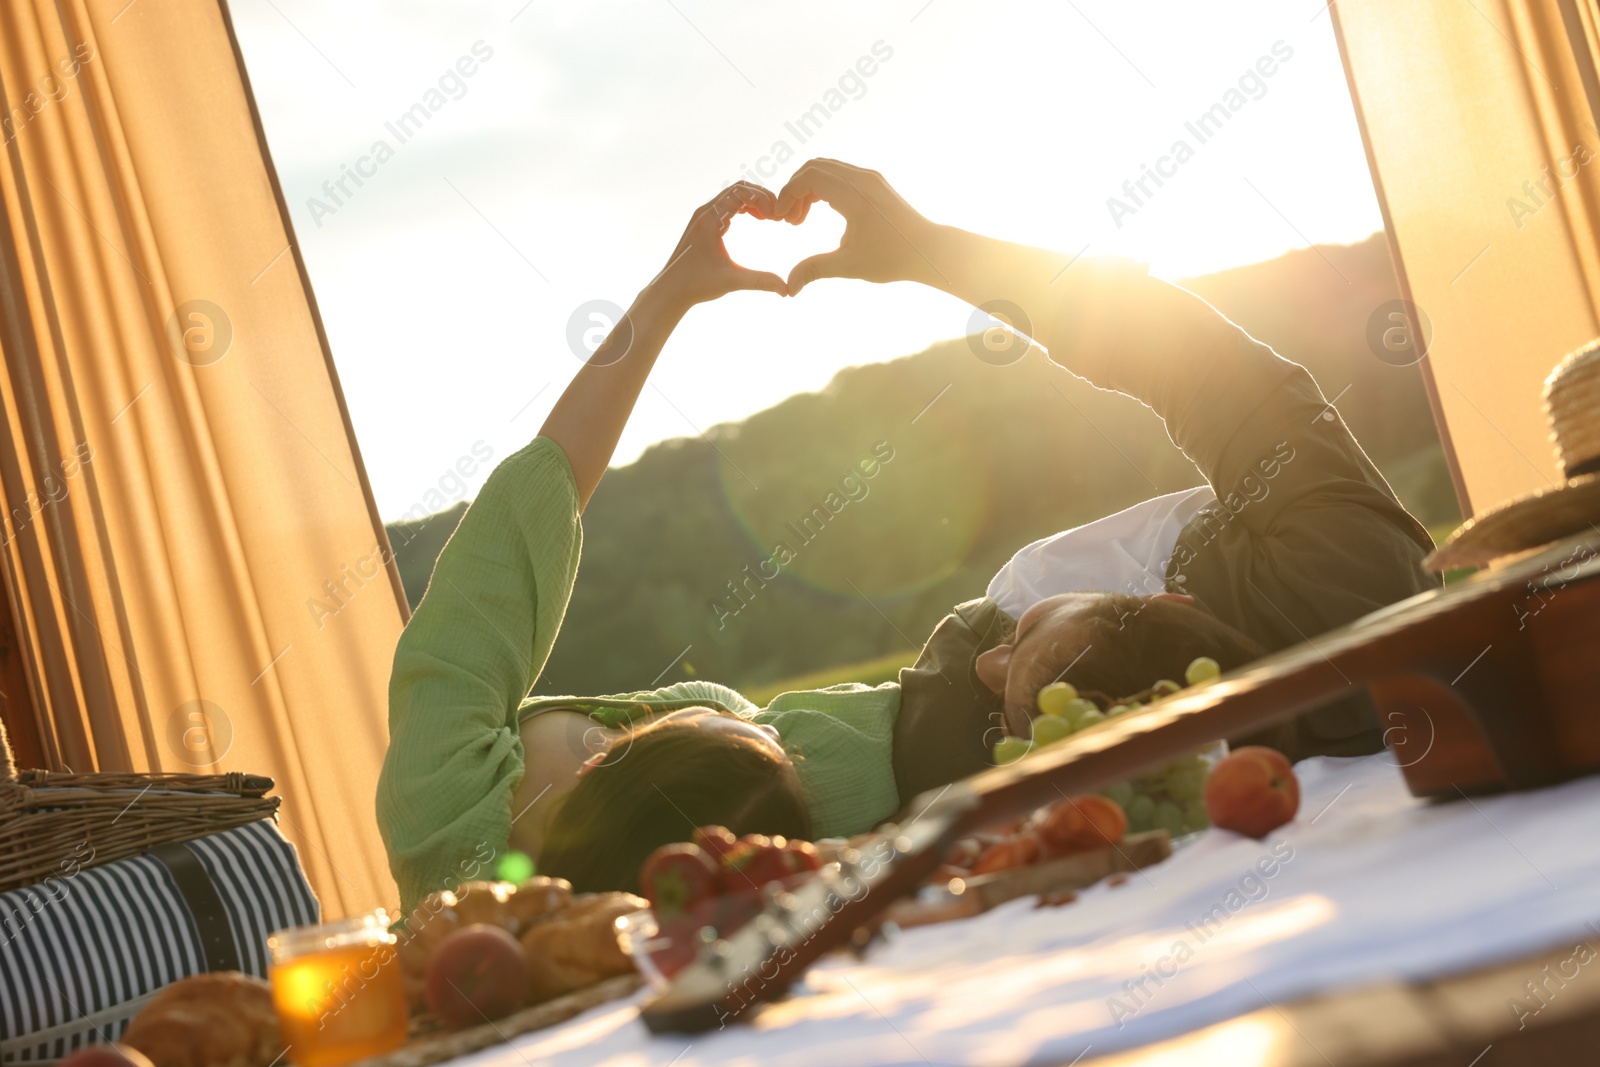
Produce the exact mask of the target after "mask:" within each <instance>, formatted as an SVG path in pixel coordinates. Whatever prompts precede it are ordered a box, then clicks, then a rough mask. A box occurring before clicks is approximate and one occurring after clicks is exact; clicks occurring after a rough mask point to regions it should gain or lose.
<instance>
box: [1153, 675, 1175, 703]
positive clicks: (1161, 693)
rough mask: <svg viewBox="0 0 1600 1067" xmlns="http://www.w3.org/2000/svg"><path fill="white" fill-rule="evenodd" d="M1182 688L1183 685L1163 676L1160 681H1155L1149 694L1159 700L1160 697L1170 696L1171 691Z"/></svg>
mask: <svg viewBox="0 0 1600 1067" xmlns="http://www.w3.org/2000/svg"><path fill="white" fill-rule="evenodd" d="M1182 688H1183V686H1181V685H1179V684H1178V683H1177V682H1174V681H1173V680H1172V679H1171V678H1163V679H1161V681H1159V682H1157V683H1156V684H1155V685H1153V686H1152V687H1151V696H1152V697H1153V698H1154V699H1157V700H1159V699H1160V698H1162V697H1169V696H1171V695H1172V694H1173V693H1176V692H1177V691H1178V690H1180V689H1182Z"/></svg>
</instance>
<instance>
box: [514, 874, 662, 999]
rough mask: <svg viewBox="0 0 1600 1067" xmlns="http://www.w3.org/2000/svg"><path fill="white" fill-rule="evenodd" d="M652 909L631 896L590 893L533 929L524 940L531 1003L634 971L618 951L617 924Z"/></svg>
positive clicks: (574, 900) (630, 894)
mask: <svg viewBox="0 0 1600 1067" xmlns="http://www.w3.org/2000/svg"><path fill="white" fill-rule="evenodd" d="M649 906H650V905H649V904H648V902H646V901H644V900H641V899H640V898H639V897H636V896H634V895H633V894H632V893H586V894H583V895H582V896H578V897H574V898H572V903H571V904H569V905H568V906H567V907H566V908H565V909H564V910H562V911H560V912H558V913H556V914H555V915H553V916H551V917H550V918H548V919H545V920H544V921H543V922H540V923H537V924H535V925H534V926H533V927H532V928H530V929H529V930H528V931H527V932H526V933H524V934H523V935H522V938H521V941H522V947H523V949H525V950H526V951H527V954H528V976H529V977H528V1002H529V1003H530V1004H534V1003H538V1002H540V1001H544V1000H550V999H551V998H553V997H559V996H561V995H563V994H565V993H570V992H572V991H573V990H575V989H582V988H583V987H584V986H588V985H593V984H594V983H596V982H598V981H600V980H601V979H603V978H609V977H611V976H613V975H619V974H627V973H628V972H629V971H631V970H633V960H632V959H631V958H630V957H629V956H628V954H627V953H625V952H623V951H622V949H621V948H620V947H619V946H618V945H617V938H616V932H615V927H614V926H613V923H615V921H616V920H617V919H618V918H619V917H621V916H623V915H627V914H628V913H630V912H635V911H640V910H642V909H644V908H647V907H649Z"/></svg>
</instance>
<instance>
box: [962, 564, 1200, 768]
mask: <svg viewBox="0 0 1600 1067" xmlns="http://www.w3.org/2000/svg"><path fill="white" fill-rule="evenodd" d="M1108 599H1109V595H1108V594H1106V593H1060V594H1058V595H1056V596H1052V597H1046V598H1045V599H1043V600H1041V601H1039V602H1038V603H1036V604H1034V605H1033V606H1032V607H1030V608H1029V609H1028V610H1027V611H1024V612H1023V613H1022V618H1020V619H1018V620H1017V635H1016V637H1015V638H1013V639H1012V642H1011V644H1009V645H996V646H995V647H994V648H991V649H989V650H988V651H987V652H984V653H983V654H981V655H980V656H978V658H977V661H976V662H975V663H974V664H973V669H974V670H975V671H977V674H978V679H979V680H980V681H982V682H983V684H984V685H986V686H988V687H989V688H990V689H991V690H993V691H994V692H995V693H997V694H999V695H1001V696H1004V697H1005V723H1006V732H1007V733H1009V734H1010V735H1011V736H1013V737H1024V738H1025V737H1031V736H1032V733H1033V717H1034V716H1035V715H1037V714H1038V713H1039V709H1038V697H1039V690H1041V689H1043V688H1044V687H1045V686H1047V685H1049V684H1050V683H1051V682H1054V681H1058V680H1060V679H1061V678H1062V677H1064V676H1066V674H1067V673H1068V671H1070V670H1071V669H1072V667H1073V665H1074V664H1076V663H1077V662H1078V661H1079V660H1080V659H1082V658H1083V657H1084V656H1085V655H1086V654H1087V653H1088V652H1089V651H1090V649H1092V648H1094V647H1095V645H1096V643H1097V642H1098V643H1100V644H1101V645H1102V646H1109V644H1110V642H1112V641H1116V640H1119V639H1121V640H1128V639H1129V635H1126V634H1123V633H1122V631H1123V629H1124V626H1125V622H1126V620H1125V619H1124V618H1121V617H1113V616H1108V614H1107V612H1108V610H1122V609H1108V607H1107V600H1108ZM1124 600H1126V598H1124ZM1150 600H1173V601H1177V602H1178V603H1180V604H1190V605H1192V604H1193V603H1194V598H1193V597H1191V596H1186V595H1184V594H1182V593H1156V594H1154V595H1152V596H1148V597H1140V598H1139V600H1138V602H1140V603H1142V602H1145V601H1150ZM1136 613H1137V609H1132V610H1130V611H1126V612H1125V614H1136ZM1113 622H1114V623H1115V625H1114V626H1113V625H1112V623H1113ZM1108 651H1109V648H1108V647H1102V649H1101V654H1102V655H1104V654H1106V653H1107V652H1108ZM1155 680H1156V679H1154V678H1152V679H1150V681H1151V682H1154V681H1155ZM1113 695H1119V694H1113Z"/></svg>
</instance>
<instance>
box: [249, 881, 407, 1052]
mask: <svg viewBox="0 0 1600 1067" xmlns="http://www.w3.org/2000/svg"><path fill="white" fill-rule="evenodd" d="M267 950H268V951H269V952H270V953H271V956H272V966H271V969H270V971H269V973H268V977H269V978H270V979H271V982H272V1001H273V1004H274V1006H275V1007H276V1008H277V1010H278V1025H279V1027H280V1029H281V1030H282V1033H283V1043H284V1045H285V1046H287V1049H288V1058H289V1060H290V1061H291V1062H292V1063H295V1064H297V1065H298V1067H342V1065H343V1064H347V1063H354V1062H356V1061H357V1060H362V1059H366V1058H367V1057H369V1056H377V1055H379V1054H381V1053H384V1052H391V1051H393V1050H394V1049H397V1048H399V1047H400V1046H401V1045H403V1044H405V1043H406V1029H407V1025H408V1022H409V1020H408V1019H407V1015H406V993H405V985H404V983H403V981H402V979H401V976H400V961H399V957H398V956H397V955H396V954H395V935H394V934H392V933H390V932H389V916H388V915H387V914H386V913H385V912H384V911H383V909H381V908H380V909H378V910H377V911H374V912H371V913H370V914H367V915H358V916H356V917H354V918H350V919H344V920H342V921H340V922H333V923H325V924H323V925H321V926H299V927H295V928H294V929H292V930H280V931H278V932H277V933H275V934H273V935H272V936H271V937H269V938H268V939H267Z"/></svg>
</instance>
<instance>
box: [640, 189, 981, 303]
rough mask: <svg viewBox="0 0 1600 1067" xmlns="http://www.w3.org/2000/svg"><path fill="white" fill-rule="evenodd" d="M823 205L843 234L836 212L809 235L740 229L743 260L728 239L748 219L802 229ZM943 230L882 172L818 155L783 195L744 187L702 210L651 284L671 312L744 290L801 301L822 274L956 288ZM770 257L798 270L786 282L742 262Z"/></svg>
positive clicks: (720, 195)
mask: <svg viewBox="0 0 1600 1067" xmlns="http://www.w3.org/2000/svg"><path fill="white" fill-rule="evenodd" d="M819 203H823V204H827V205H828V206H829V207H830V208H831V209H833V211H836V212H837V213H838V217H840V218H842V219H843V221H844V228H843V230H842V231H838V224H837V222H834V221H833V215H832V212H828V213H825V214H824V215H823V216H822V217H823V218H826V219H828V221H829V225H828V226H827V227H826V228H825V229H823V230H820V231H819V230H818V229H816V228H815V227H813V228H812V229H811V230H809V231H807V232H806V234H805V235H804V236H797V235H796V234H793V233H791V234H784V233H783V232H782V231H777V230H774V231H771V232H767V231H765V230H757V229H755V228H754V227H748V226H746V225H745V224H742V223H741V224H740V226H739V229H740V231H741V233H740V234H739V236H737V237H735V238H734V247H735V248H736V249H737V250H738V252H739V255H738V257H737V258H736V257H735V256H733V255H731V254H730V253H729V250H728V248H727V245H726V244H725V243H724V237H725V236H726V235H727V233H728V231H729V230H730V229H732V227H733V224H734V223H735V222H736V221H737V219H738V216H739V215H751V216H753V217H754V218H756V219H757V220H768V221H776V220H780V219H781V220H783V221H785V222H788V223H790V224H791V225H796V226H797V225H798V224H800V223H803V222H804V221H805V220H806V218H807V216H808V215H809V214H810V211H811V208H813V207H814V206H816V205H817V204H819ZM835 232H838V243H837V245H836V246H830V243H829V240H828V239H829V237H830V236H831V235H832V234H833V233H835ZM938 232H939V227H936V226H934V225H933V224H932V223H930V222H929V221H928V220H927V219H925V218H923V217H922V216H921V215H919V214H918V213H917V212H916V211H914V210H912V208H911V205H910V204H907V203H906V202H905V201H904V200H903V199H902V198H901V197H900V194H898V193H896V192H895V191H894V189H892V188H891V187H890V186H889V183H888V182H887V181H885V180H884V178H883V175H881V174H879V173H878V172H877V171H871V170H862V169H861V168H860V167H852V166H850V165H849V164H848V163H840V162H838V161H837V160H832V159H814V160H811V161H810V162H809V163H806V164H805V165H804V166H802V167H801V168H800V169H799V170H798V171H796V172H795V174H794V176H793V177H792V178H790V179H789V181H788V183H787V184H785V185H784V187H783V189H782V191H781V192H779V193H777V194H774V193H773V192H772V191H771V190H770V189H764V188H762V187H761V186H759V185H755V184H754V183H752V182H745V181H740V182H735V183H734V184H733V185H730V186H729V187H728V188H726V189H724V190H723V191H722V192H720V193H718V194H717V196H716V197H715V198H714V199H713V200H712V201H711V202H709V203H707V204H704V205H702V206H701V207H700V209H699V210H698V211H696V212H695V213H694V216H693V217H692V218H691V219H690V220H689V225H688V228H686V229H685V230H684V232H683V237H682V239H681V240H679V242H678V247H677V248H676V249H674V250H673V253H672V256H671V258H670V259H669V260H668V262H667V266H666V268H665V269H663V270H662V272H661V273H660V274H659V275H657V276H656V278H655V280H654V281H652V282H651V289H652V291H654V292H655V293H656V294H657V295H658V296H659V297H660V298H661V299H664V300H666V301H667V302H668V304H669V306H671V305H676V306H678V307H680V308H681V309H683V310H687V308H689V307H692V306H693V305H695V304H698V303H701V302H703V301H706V300H715V299H717V298H718V297H720V296H723V295H725V294H727V293H731V292H736V291H738V290H743V289H761V290H765V291H767V292H772V293H779V294H781V295H784V296H793V295H795V294H796V293H798V292H800V290H802V289H804V288H805V287H806V286H807V285H809V284H810V283H811V282H814V281H816V280H817V279H818V278H859V279H861V280H862V281H869V282H894V281H918V282H923V283H925V284H929V285H935V284H938V283H939V282H944V283H948V281H949V279H948V278H947V277H946V276H945V274H944V272H943V271H941V270H940V269H939V268H938V267H937V266H935V265H934V259H933V256H937V255H938V254H939V252H938V251H937V249H934V242H935V239H936V236H937V234H938ZM746 234H748V237H747V236H746ZM747 241H748V243H747ZM814 247H820V251H818V252H816V253H814V254H812V255H810V256H806V257H805V258H802V259H800V260H799V261H798V262H796V261H795V253H796V251H797V250H798V249H802V248H803V249H806V250H809V249H811V248H814ZM930 249H933V252H932V255H930V251H929V250H930ZM783 253H787V255H784V254H783ZM768 255H772V256H773V258H776V259H780V260H781V261H782V262H788V263H790V264H792V266H791V267H790V269H789V271H788V272H787V277H785V276H784V275H782V274H779V273H777V272H776V271H765V270H757V269H752V268H750V267H746V266H743V265H741V263H740V262H739V260H741V259H757V258H763V259H764V258H766V257H767V256H768ZM680 313H681V311H680Z"/></svg>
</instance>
